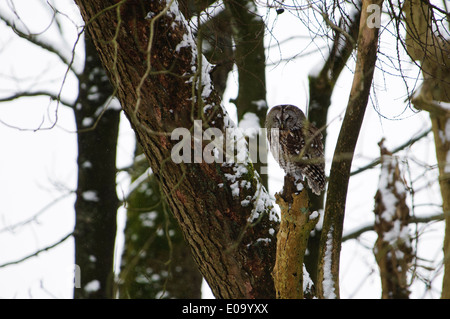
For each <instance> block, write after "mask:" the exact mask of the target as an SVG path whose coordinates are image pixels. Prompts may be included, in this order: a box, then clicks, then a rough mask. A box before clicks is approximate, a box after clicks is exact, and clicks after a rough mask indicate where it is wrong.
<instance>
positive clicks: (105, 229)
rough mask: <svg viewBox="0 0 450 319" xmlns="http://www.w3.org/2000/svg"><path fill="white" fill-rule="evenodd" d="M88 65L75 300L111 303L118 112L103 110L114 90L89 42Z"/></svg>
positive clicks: (80, 117) (81, 115) (81, 124)
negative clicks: (79, 284)
mask: <svg viewBox="0 0 450 319" xmlns="http://www.w3.org/2000/svg"><path fill="white" fill-rule="evenodd" d="M85 43H86V64H85V69H84V72H83V74H81V75H80V76H79V96H78V99H77V102H76V105H75V109H74V113H75V121H76V125H77V130H78V132H77V138H78V160H77V164H78V186H77V199H76V202H75V214H76V223H75V230H74V238H75V263H76V265H77V266H78V267H79V269H80V273H79V275H80V276H81V278H79V279H81V287H75V288H74V297H75V298H111V297H112V296H113V279H114V277H113V263H114V247H115V238H116V214H117V208H118V204H119V202H118V199H117V195H116V147H117V136H118V132H119V118H120V109H117V108H109V109H106V111H105V110H104V107H105V106H106V104H105V103H106V102H107V101H108V99H110V98H111V94H112V91H113V90H112V87H111V85H110V83H109V81H108V79H107V77H106V73H105V71H104V69H103V67H102V65H101V63H100V61H99V59H98V56H97V52H96V51H95V47H94V46H93V44H92V42H91V41H90V40H89V39H86V41H85Z"/></svg>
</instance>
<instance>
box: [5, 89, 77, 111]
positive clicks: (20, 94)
mask: <svg viewBox="0 0 450 319" xmlns="http://www.w3.org/2000/svg"><path fill="white" fill-rule="evenodd" d="M36 96H47V97H49V98H50V99H51V100H53V101H57V102H59V103H61V104H63V105H65V106H67V107H70V108H73V107H74V103H71V102H69V101H66V100H63V99H61V97H60V96H59V95H58V94H54V93H51V92H47V91H35V92H17V93H15V94H13V95H10V96H6V97H1V98H0V102H10V101H13V100H17V99H19V98H22V97H36Z"/></svg>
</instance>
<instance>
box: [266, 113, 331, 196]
mask: <svg viewBox="0 0 450 319" xmlns="http://www.w3.org/2000/svg"><path fill="white" fill-rule="evenodd" d="M265 126H266V129H267V139H268V140H269V144H270V151H271V152H272V155H273V157H274V158H275V160H276V161H277V162H278V164H280V166H281V168H283V169H284V171H285V173H286V174H287V175H291V176H292V177H294V179H295V181H296V182H299V181H301V180H303V176H304V177H306V180H307V181H308V186H309V187H310V188H311V190H312V191H313V192H314V193H315V194H317V195H320V193H321V192H322V191H323V190H324V189H325V172H324V169H325V161H324V155H323V144H322V134H321V133H320V131H319V130H318V129H317V128H316V127H315V126H314V125H313V124H311V123H309V122H308V120H307V119H306V117H305V114H303V112H302V111H301V110H300V109H299V108H298V107H296V106H294V105H278V106H275V107H273V108H272V109H271V110H270V112H269V113H268V114H267V117H266V124H265Z"/></svg>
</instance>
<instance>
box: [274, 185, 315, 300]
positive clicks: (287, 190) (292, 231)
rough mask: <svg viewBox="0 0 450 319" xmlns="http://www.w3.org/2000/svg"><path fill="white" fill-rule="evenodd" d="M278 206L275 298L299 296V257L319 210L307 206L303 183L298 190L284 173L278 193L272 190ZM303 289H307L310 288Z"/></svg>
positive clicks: (301, 275) (301, 292) (301, 277)
mask: <svg viewBox="0 0 450 319" xmlns="http://www.w3.org/2000/svg"><path fill="white" fill-rule="evenodd" d="M276 199H277V204H278V205H279V206H280V209H281V223H280V229H279V231H278V234H277V258H276V262H275V267H274V269H273V277H274V282H275V289H276V292H277V298H278V299H303V298H304V295H305V294H304V276H305V274H304V273H303V260H304V257H305V252H306V249H307V245H308V238H309V235H310V233H311V231H312V230H313V229H314V227H315V225H316V224H317V221H318V220H319V214H318V213H317V212H315V213H314V214H312V213H313V212H311V211H310V210H309V200H308V192H307V190H306V185H305V187H304V188H303V190H302V191H301V192H300V193H298V194H297V193H296V187H295V185H294V182H293V180H292V179H291V178H289V177H285V183H284V188H283V192H282V194H278V193H277V194H276ZM308 288H309V289H306V290H308V291H307V292H309V293H310V292H311V291H310V288H311V287H308Z"/></svg>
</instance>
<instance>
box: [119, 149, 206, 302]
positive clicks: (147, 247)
mask: <svg viewBox="0 0 450 319" xmlns="http://www.w3.org/2000/svg"><path fill="white" fill-rule="evenodd" d="M142 155H143V154H142V152H141V151H140V149H139V147H137V149H136V156H135V162H134V165H133V167H132V168H131V170H130V174H131V177H132V183H131V190H130V193H129V195H128V197H127V199H126V202H127V204H126V208H127V223H126V227H125V231H124V232H125V244H124V250H123V255H122V262H121V271H120V279H119V297H120V298H131V299H136V298H138V299H155V298H158V299H160V298H164V299H170V298H190V299H198V298H201V286H202V276H201V274H200V272H199V271H198V269H197V265H196V264H195V263H194V260H193V259H192V256H191V251H190V249H189V246H187V245H186V243H185V241H184V238H183V234H182V232H181V230H180V228H179V226H178V224H177V222H176V220H175V219H174V218H173V215H172V213H171V212H170V209H169V207H168V205H167V203H166V200H165V198H164V196H163V195H162V194H161V191H160V187H159V184H158V182H157V181H156V178H155V176H154V175H153V174H152V172H151V170H150V169H148V162H147V161H146V160H145V158H143V156H142Z"/></svg>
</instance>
